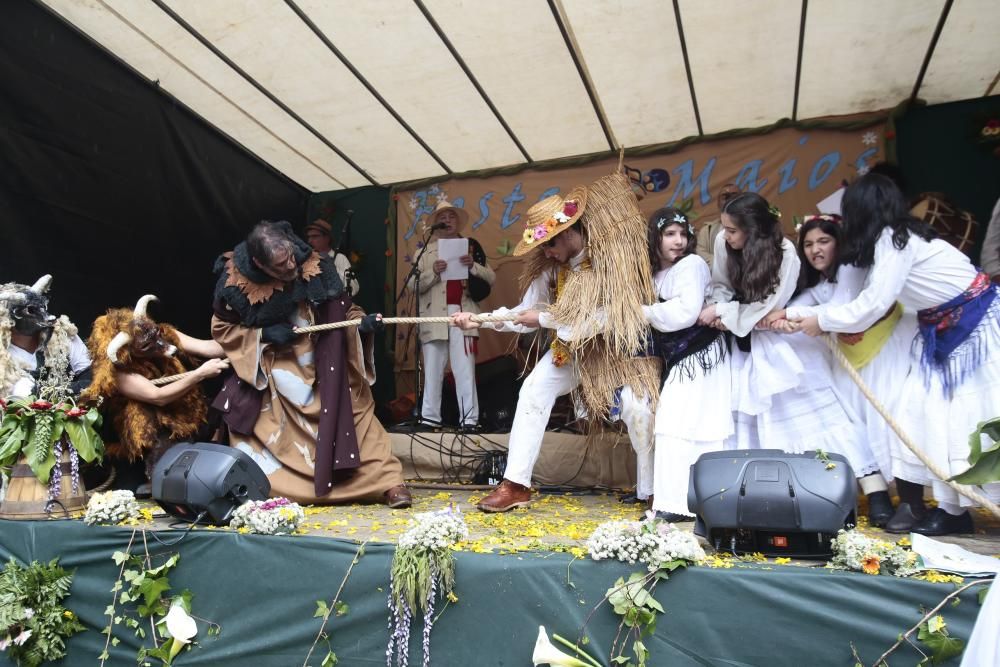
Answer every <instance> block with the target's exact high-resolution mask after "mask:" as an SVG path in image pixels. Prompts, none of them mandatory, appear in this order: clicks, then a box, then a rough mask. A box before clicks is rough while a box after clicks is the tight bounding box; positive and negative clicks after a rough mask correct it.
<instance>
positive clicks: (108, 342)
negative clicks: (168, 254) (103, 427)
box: [83, 294, 229, 495]
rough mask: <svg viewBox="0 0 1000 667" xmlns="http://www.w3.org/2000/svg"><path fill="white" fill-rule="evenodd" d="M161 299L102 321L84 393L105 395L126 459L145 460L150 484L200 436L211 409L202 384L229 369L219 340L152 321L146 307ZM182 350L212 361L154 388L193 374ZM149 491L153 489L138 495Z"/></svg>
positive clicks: (92, 396)
mask: <svg viewBox="0 0 1000 667" xmlns="http://www.w3.org/2000/svg"><path fill="white" fill-rule="evenodd" d="M155 298H156V297H155V296H153V295H152V294H147V295H146V296H144V297H142V298H141V299H139V303H138V304H136V307H135V309H134V310H130V309H128V308H115V309H112V310H109V311H108V312H107V313H106V314H104V315H101V316H100V317H98V318H97V320H95V321H94V326H93V330H92V331H91V334H90V338H89V339H88V340H87V347H88V349H89V350H90V354H91V356H92V357H93V359H94V360H95V361H94V365H93V371H94V372H93V375H94V378H93V382H92V384H91V385H90V387H88V388H87V390H86V391H85V392H84V395H83V398H84V399H92V400H93V399H97V398H98V397H99V396H103V397H104V399H105V407H104V410H105V411H106V412H107V413H109V414H110V415H111V416H112V420H113V423H114V426H115V430H116V432H117V434H118V438H119V440H120V443H121V448H120V450H119V451H118V453H119V454H120V455H121V456H122V457H123V458H126V459H128V460H129V461H136V460H138V459H140V458H145V463H146V478H147V480H148V479H149V477H150V476H151V474H152V471H153V467H154V466H155V465H156V462H157V461H159V460H160V457H162V456H163V454H164V452H166V451H167V449H169V448H170V447H171V446H173V445H174V444H176V443H178V442H181V441H184V440H188V439H190V438H193V437H194V436H195V434H196V433H197V432H198V429H199V428H200V427H201V426H203V425H204V424H205V417H206V414H207V412H208V410H207V404H206V402H205V395H204V394H203V393H202V390H201V387H200V386H199V383H200V382H201V381H202V380H205V379H207V378H210V377H214V376H216V375H218V374H219V373H220V372H222V370H224V369H226V368H228V367H229V362H228V361H226V360H225V359H224V358H221V359H220V358H219V357H224V353H223V351H222V347H220V346H219V344H218V343H216V342H215V341H212V340H200V339H197V338H192V337H191V336H188V335H185V334H184V333H183V332H181V331H178V330H177V329H175V328H174V327H172V326H170V325H165V324H157V323H156V322H154V321H153V320H152V319H150V318H149V317H148V316H147V315H146V307H147V305H148V304H149V302H150V301H151V300H154V299H155ZM178 350H180V351H182V352H183V353H186V354H190V355H193V356H197V357H208V359H207V361H205V362H204V363H202V364H201V366H199V367H198V368H197V369H195V370H194V371H192V372H191V373H190V374H186V375H185V376H184V377H182V378H180V379H179V380H176V381H174V382H171V383H169V384H166V385H163V386H156V385H154V384H153V383H152V382H151V381H152V380H155V379H157V378H161V377H166V376H170V375H178V374H181V373H185V372H186V371H187V368H186V367H185V365H184V363H183V362H182V361H181V359H179V358H178V356H177V354H176V353H177V351H178ZM112 453H114V452H112ZM147 493H148V488H147V485H142V486H140V487H139V489H138V490H137V494H139V495H145V494H147Z"/></svg>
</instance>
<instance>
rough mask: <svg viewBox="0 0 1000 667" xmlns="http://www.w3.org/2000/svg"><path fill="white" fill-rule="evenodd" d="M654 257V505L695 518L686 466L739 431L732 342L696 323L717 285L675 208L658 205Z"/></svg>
mask: <svg viewBox="0 0 1000 667" xmlns="http://www.w3.org/2000/svg"><path fill="white" fill-rule="evenodd" d="M647 238H648V241H649V260H650V265H651V268H652V270H653V283H654V286H655V288H656V293H657V296H658V298H659V303H655V304H653V305H650V306H643V312H644V313H645V315H646V319H647V320H648V321H649V324H650V326H651V327H652V329H653V331H652V340H653V346H652V347H653V350H654V352H655V353H656V354H657V355H659V356H661V357H662V358H663V363H664V373H663V378H664V382H663V387H662V389H661V390H660V400H659V402H658V407H657V411H656V421H655V437H656V447H655V451H654V463H653V471H654V472H653V488H654V495H653V505H652V506H653V509H654V510H655V511H656V512H657V513H658V515H659V516H660V517H661V518H664V519H666V520H667V521H693V520H694V516H693V515H691V513H690V512H689V511H688V507H687V489H688V470H689V469H690V467H691V464H693V463H694V462H695V461H696V460H697V459H698V457H699V456H700V455H701V454H702V453H704V452H710V451H718V450H721V449H725V442H726V440H727V439H728V438H730V436H732V434H733V417H732V408H731V403H732V402H731V400H730V392H731V388H732V378H731V375H730V373H729V368H728V362H727V354H726V341H725V336H724V334H723V332H722V331H720V330H718V329H713V328H711V327H707V326H702V325H699V324H697V319H698V314H699V313H701V309H702V306H704V304H705V297H706V296H707V295H708V293H709V291H710V288H711V282H712V278H711V273H710V271H709V268H708V264H706V263H705V260H704V259H702V258H701V257H699V256H698V255H696V254H694V251H695V245H696V243H697V237H696V236H695V233H694V228H693V227H692V226H691V223H690V221H689V220H688V218H687V216H686V215H685V214H684V213H682V212H681V211H679V210H677V209H675V208H670V207H667V208H661V209H659V210H657V211H655V212H654V213H653V215H652V217H650V219H649V222H648V224H647Z"/></svg>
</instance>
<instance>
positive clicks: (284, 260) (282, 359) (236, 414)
mask: <svg viewBox="0 0 1000 667" xmlns="http://www.w3.org/2000/svg"><path fill="white" fill-rule="evenodd" d="M216 272H217V273H218V274H219V280H218V283H217V284H216V288H215V301H214V309H215V315H214V317H213V318H212V337H213V338H215V340H216V341H217V342H218V343H219V344H220V345H221V346H222V349H223V350H225V352H226V356H228V357H229V360H230V362H232V365H233V370H234V371H235V375H234V376H231V377H229V378H228V379H227V381H226V382H225V384H224V386H223V389H222V391H221V392H220V393H219V395H218V396H217V397H216V399H215V402H214V403H213V407H215V408H217V409H219V410H220V411H222V413H223V419H224V420H225V423H226V425H227V426H228V427H229V430H230V431H231V438H230V439H231V444H232V445H233V446H234V447H236V448H238V449H240V450H242V451H244V452H246V453H247V454H249V455H250V456H251V457H252V458H253V459H254V460H255V461H256V462H257V463H258V464H259V465H260V466H261V468H262V469H263V470H264V473H265V474H266V475H267V477H268V479H269V480H270V482H271V492H272V493H273V494H275V495H279V496H286V497H288V498H291V499H293V500H296V501H299V502H306V503H335V502H347V501H358V500H361V501H364V500H371V501H381V502H385V503H386V504H388V505H389V506H390V507H393V508H397V507H409V506H410V504H411V502H412V501H411V498H410V492H409V491H408V490H407V488H406V487H405V486H404V485H403V472H402V465H401V464H400V462H399V459H397V458H396V457H395V456H393V455H392V449H391V446H390V443H389V436H388V434H387V433H386V432H385V430H384V429H383V428H382V425H381V424H380V423H379V422H378V420H377V419H376V418H375V411H374V407H375V404H374V401H373V400H372V394H371V388H370V386H369V385H370V384H371V383H373V382H374V381H375V372H374V362H373V355H372V346H373V344H374V341H373V338H374V336H373V335H371V334H372V333H373V332H374V331H375V329H376V328H377V327H380V326H382V325H381V321H380V320H381V316H380V315H367V316H366V315H364V313H363V311H361V309H360V308H358V307H357V306H355V305H354V304H353V303H351V299H350V297H349V296H348V295H347V294H346V293H345V291H344V289H343V284H342V283H341V281H340V277H339V276H338V275H337V270H336V268H335V266H334V264H333V261H332V260H331V259H330V258H329V257H321V256H320V255H318V254H317V253H315V252H313V250H312V249H311V248H310V247H309V246H308V245H307V244H306V243H305V242H304V241H303V240H301V239H300V238H298V237H297V236H295V234H294V233H292V229H291V226H290V225H289V224H288V223H287V222H283V221H282V222H262V223H260V224H258V225H257V226H256V227H254V228H253V230H252V231H251V232H250V234H249V236H248V237H247V239H246V241H244V242H243V243H240V244H239V245H237V246H236V248H235V249H234V250H233V251H232V252H229V253H225V254H224V255H222V256H221V257H220V258H219V260H218V261H217V262H216ZM362 316H363V321H362V323H361V325H360V326H359V327H358V328H356V329H355V328H353V327H352V328H343V329H332V330H327V331H323V332H321V333H319V334H315V335H309V336H307V335H299V334H296V333H295V331H294V327H296V326H298V327H304V326H310V325H313V324H327V323H332V322H340V321H343V320H346V319H352V318H356V317H362ZM361 334H365V335H364V339H362V335H361Z"/></svg>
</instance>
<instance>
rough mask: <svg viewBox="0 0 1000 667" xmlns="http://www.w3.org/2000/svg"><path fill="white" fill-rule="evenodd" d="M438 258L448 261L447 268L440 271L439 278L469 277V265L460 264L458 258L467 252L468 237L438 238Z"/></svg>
mask: <svg viewBox="0 0 1000 667" xmlns="http://www.w3.org/2000/svg"><path fill="white" fill-rule="evenodd" d="M437 244H438V259H443V260H444V261H446V262H448V268H447V269H445V270H444V271H443V272H442V273H441V280H465V279H466V278H468V277H469V267H467V266H462V263H461V262H459V261H458V258H459V257H461V256H462V255H468V254H469V239H438V242H437Z"/></svg>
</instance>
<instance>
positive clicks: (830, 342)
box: [823, 335, 1000, 518]
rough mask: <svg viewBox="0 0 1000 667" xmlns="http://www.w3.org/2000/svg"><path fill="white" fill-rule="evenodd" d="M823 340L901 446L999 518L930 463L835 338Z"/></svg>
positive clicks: (985, 501) (998, 512) (991, 506)
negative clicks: (897, 438) (875, 394)
mask: <svg viewBox="0 0 1000 667" xmlns="http://www.w3.org/2000/svg"><path fill="white" fill-rule="evenodd" d="M823 340H824V341H825V342H826V344H827V346H828V347H829V348H830V350H831V351H832V352H833V356H834V357H836V359H837V361H839V362H840V365H841V366H843V367H844V370H846V371H847V374H848V375H849V376H850V377H851V379H852V380H854V384H856V385H858V389H860V390H861V393H862V394H864V396H865V398H867V399H868V402H870V403H871V404H872V407H874V408H875V410H876V411H878V413H879V414H880V415H882V418H883V419H885V421H886V423H887V424H889V428H891V429H892V430H893V432H894V433H895V434H896V435H897V436H898V437H899V439H900V440H901V441H902V442H903V444H904V445H906V448H907V449H909V450H910V451H911V452H913V455H914V456H916V457H917V458H918V459H920V462H921V463H923V464H924V465H925V466H927V469H928V470H930V471H931V472H932V473H934V474H935V475H936V476H937V477H938V478H940V479H941V480H942V481H943V482H944V483H945V484H947V485H948V486H950V487H951V488H953V489H955V491H956V492H957V493H959V494H961V495H963V496H965V497H966V498H968V499H969V500H972V501H975V502H976V503H978V504H979V505H982V506H983V507H985V508H986V509H988V510H989V511H990V512H991V513H992V514H993V515H994V516H995V517H997V518H1000V506H997V504H996V503H994V502H993V501H991V500H990V499H989V498H987V497H986V496H985V495H984V494H982V493H980V492H979V491H977V490H976V489H975V487H972V486H966V485H965V484H959V483H957V482H952V481H951V480H949V479H948V477H950V475H948V474H947V473H946V472H944V471H943V470H941V469H940V468H939V467H938V466H937V464H936V463H934V462H933V461H931V460H930V458H929V457H928V456H927V455H926V454H925V453H924V452H923V450H921V449H920V447H918V446H917V445H916V444H915V443H914V442H913V441H912V440H911V439H910V436H908V435H907V434H906V433H905V432H904V431H903V428H902V427H901V426H900V425H899V423H897V422H896V420H895V419H893V418H892V415H890V414H889V412H888V410H886V409H885V407H884V406H883V405H882V404H881V403H880V402H879V400H878V399H877V398H875V396H874V395H873V394H872V391H871V389H869V388H868V385H866V384H865V381H864V380H862V379H861V376H860V375H859V374H858V371H857V370H855V368H854V366H853V365H851V362H850V361H848V360H847V357H845V356H844V353H843V352H841V350H840V346H839V345H838V344H837V340H836V337H835V336H833V335H826V336H823Z"/></svg>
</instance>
